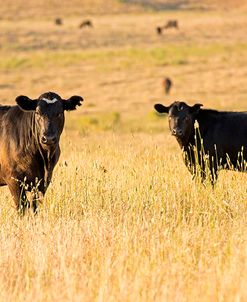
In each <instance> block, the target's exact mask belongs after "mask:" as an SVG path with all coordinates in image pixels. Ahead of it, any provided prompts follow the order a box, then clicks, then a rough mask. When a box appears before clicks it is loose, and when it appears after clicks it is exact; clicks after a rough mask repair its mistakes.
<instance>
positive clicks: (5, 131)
mask: <svg viewBox="0 0 247 302" xmlns="http://www.w3.org/2000/svg"><path fill="white" fill-rule="evenodd" d="M82 101H83V99H82V98H81V97H80V96H72V97H71V98H69V99H68V100H64V99H62V98H61V97H60V96H59V95H58V94H56V93H53V92H47V93H44V94H42V95H41V96H40V97H39V98H38V99H34V100H31V99H30V98H28V97H27V96H18V97H17V98H16V103H17V106H0V123H1V131H0V144H1V148H0V185H1V186H4V185H7V186H8V187H9V189H10V192H11V194H12V196H13V198H14V201H15V204H16V207H17V209H18V210H19V211H21V212H24V211H25V209H26V208H28V207H30V203H29V201H28V199H27V195H26V193H27V192H31V194H32V207H33V210H34V212H36V209H37V202H38V199H39V192H41V193H42V195H44V194H45V192H46V190H47V188H48V186H49V183H50V181H51V177H52V172H53V169H54V167H55V165H56V163H57V161H58V159H59V156H60V147H59V139H60V135H61V133H62V131H63V127H64V111H65V110H75V109H76V106H80V105H81V102H82Z"/></svg>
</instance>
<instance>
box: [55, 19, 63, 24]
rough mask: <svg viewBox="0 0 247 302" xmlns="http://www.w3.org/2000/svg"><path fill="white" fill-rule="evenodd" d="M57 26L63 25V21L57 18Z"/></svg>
mask: <svg viewBox="0 0 247 302" xmlns="http://www.w3.org/2000/svg"><path fill="white" fill-rule="evenodd" d="M55 24H56V25H63V20H62V19H61V18H56V19H55Z"/></svg>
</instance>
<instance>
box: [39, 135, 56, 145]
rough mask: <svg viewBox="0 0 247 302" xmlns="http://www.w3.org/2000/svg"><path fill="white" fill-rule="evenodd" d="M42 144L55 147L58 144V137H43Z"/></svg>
mask: <svg viewBox="0 0 247 302" xmlns="http://www.w3.org/2000/svg"><path fill="white" fill-rule="evenodd" d="M41 143H42V144H44V145H47V146H50V145H55V144H56V143H57V137H56V136H55V135H53V136H51V135H43V136H42V137H41Z"/></svg>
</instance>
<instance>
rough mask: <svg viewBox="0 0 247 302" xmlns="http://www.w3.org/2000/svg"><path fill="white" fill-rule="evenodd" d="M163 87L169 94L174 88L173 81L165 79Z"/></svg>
mask: <svg viewBox="0 0 247 302" xmlns="http://www.w3.org/2000/svg"><path fill="white" fill-rule="evenodd" d="M162 85H163V87H164V90H165V93H166V94H169V93H170V90H171V88H172V86H173V82H172V80H171V79H170V78H164V79H163V81H162Z"/></svg>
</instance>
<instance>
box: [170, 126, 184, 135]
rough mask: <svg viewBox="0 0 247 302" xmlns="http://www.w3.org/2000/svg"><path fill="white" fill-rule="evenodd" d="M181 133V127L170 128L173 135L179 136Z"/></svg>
mask: <svg viewBox="0 0 247 302" xmlns="http://www.w3.org/2000/svg"><path fill="white" fill-rule="evenodd" d="M182 133H183V131H182V130H181V129H179V128H173V129H172V134H173V135H177V136H181V135H182Z"/></svg>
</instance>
